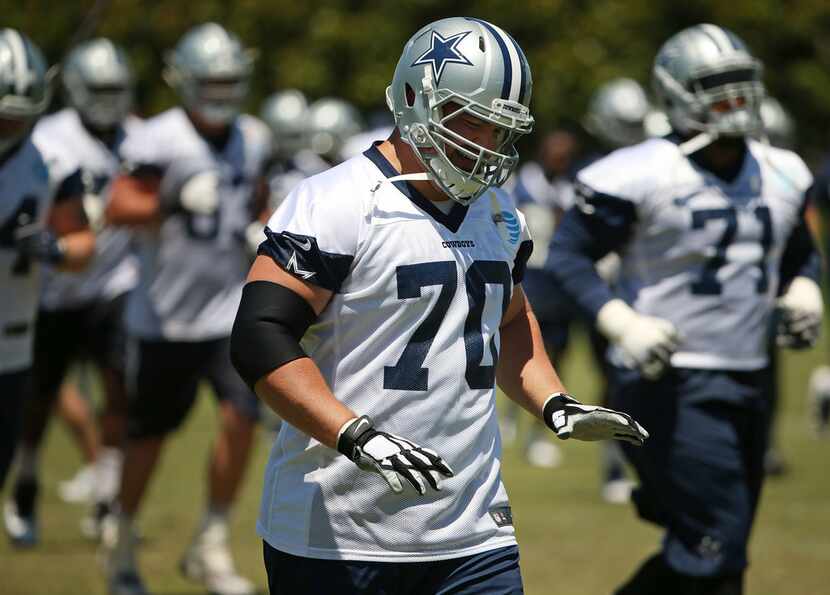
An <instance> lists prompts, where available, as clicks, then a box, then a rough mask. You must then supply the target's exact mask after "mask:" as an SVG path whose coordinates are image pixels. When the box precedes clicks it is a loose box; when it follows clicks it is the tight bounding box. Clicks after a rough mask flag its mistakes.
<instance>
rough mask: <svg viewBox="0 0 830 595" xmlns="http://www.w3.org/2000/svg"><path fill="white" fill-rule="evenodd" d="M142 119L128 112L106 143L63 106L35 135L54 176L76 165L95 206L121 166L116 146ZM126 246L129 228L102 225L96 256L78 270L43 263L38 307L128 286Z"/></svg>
mask: <svg viewBox="0 0 830 595" xmlns="http://www.w3.org/2000/svg"><path fill="white" fill-rule="evenodd" d="M140 124H141V122H140V120H138V118H135V117H132V116H131V117H128V118H127V119H126V120H125V122H124V125H123V127H122V128H121V129H120V130H119V132H118V133H117V137H116V139H115V142H114V145H113V146H112V147H109V146H107V145H106V144H104V142H103V141H101V140H100V139H98V138H96V137H95V136H93V135H92V134H90V132H89V131H88V130H87V129H86V127H84V125H83V124H82V123H81V119H80V118H79V117H78V113H77V112H76V111H75V110H73V109H69V108H67V109H64V110H61V111H59V112H57V113H55V114H53V115H51V116H48V117H46V118H43V119H42V120H40V121H39V122H38V124H37V126H36V127H35V130H34V134H33V139H34V142H35V144H37V146H38V148H39V149H40V150H41V152H42V153H43V155H44V157H45V158H46V162H47V165H48V166H49V169H50V172H51V175H52V176H53V177H55V178H57V179H63V178H64V177H66V176H68V175H70V174H71V173H72V172H74V171H76V170H78V169H80V170H81V179H82V182H83V186H84V193H85V196H84V201H85V202H87V201H96V202H98V203H99V204H98V205H97V208H104V205H105V204H106V202H107V200H108V194H109V187H110V183H111V182H112V180H113V178H114V177H115V175H116V174H117V173H118V172H119V170H120V167H121V160H120V156H119V148H120V146H121V144H122V143H123V142H124V139H125V138H126V136H127V135H130V134H134V133H135V131H136V129H137V127H138V126H140ZM130 250H131V248H130V230H129V228H127V227H105V228H104V229H102V230H101V231H100V232H99V233H98V234H97V236H96V239H95V257H94V259H93V260H92V262H91V263H90V264H89V265H88V267H87V268H86V269H84V270H83V271H82V272H79V273H76V272H72V273H61V272H57V271H54V270H52V269H50V268H48V267H44V273H45V276H44V280H43V286H42V288H41V303H40V307H41V308H43V309H45V310H60V309H64V308H75V307H79V306H84V305H86V304H89V303H91V302H93V301H97V300H103V301H107V300H111V299H113V298H115V297H117V296H119V295H121V294H122V293H124V292H125V291H129V290H130V289H132V288H133V287H134V286H135V284H136V281H137V280H138V267H137V264H136V262H135V258H134V257H133V256H132V254H131V251H130Z"/></svg>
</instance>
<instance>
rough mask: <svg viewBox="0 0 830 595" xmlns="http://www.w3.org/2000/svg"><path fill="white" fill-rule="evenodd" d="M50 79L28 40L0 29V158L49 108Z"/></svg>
mask: <svg viewBox="0 0 830 595" xmlns="http://www.w3.org/2000/svg"><path fill="white" fill-rule="evenodd" d="M53 75H54V70H51V69H50V70H47V68H46V60H44V58H43V54H42V53H41V52H40V49H38V47H37V46H36V45H35V44H34V43H32V41H31V40H30V39H29V38H28V37H26V36H25V35H24V34H23V33H20V32H19V31H16V30H15V29H0V156H1V155H4V154H5V153H6V152H8V151H9V149H11V148H12V147H14V146H16V145H17V144H18V143H19V142H20V141H21V140H22V139H23V138H25V137H26V135H27V134H29V131H30V130H31V129H32V126H34V123H35V122H36V121H37V119H38V118H39V117H40V115H41V114H42V113H43V112H44V111H46V108H47V107H49V101H50V99H51V98H52V87H51V82H52V78H53Z"/></svg>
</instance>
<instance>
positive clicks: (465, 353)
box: [231, 18, 647, 595]
mask: <svg viewBox="0 0 830 595" xmlns="http://www.w3.org/2000/svg"><path fill="white" fill-rule="evenodd" d="M530 91H531V78H530V70H529V67H528V65H527V61H526V59H525V57H524V54H523V53H522V51H521V50H520V48H519V46H518V45H517V44H516V42H515V41H513V40H512V38H511V37H510V36H509V35H507V34H506V33H505V32H504V31H502V30H501V29H499V28H497V27H495V26H494V25H491V24H490V23H487V22H484V21H480V20H478V19H471V18H449V19H443V20H441V21H437V22H435V23H432V24H430V25H427V26H426V27H424V28H423V29H421V30H420V31H418V32H417V33H416V34H415V35H414V36H413V37H412V39H411V40H410V41H409V42H408V43H407V44H406V46H405V47H404V51H403V53H402V55H401V58H400V61H399V62H398V66H397V68H396V70H395V75H394V78H393V81H392V84H391V86H390V87H389V88H388V90H387V100H388V104H389V107H390V109H391V110H392V111H393V113H394V115H395V120H396V124H397V130H396V131H395V132H394V133H393V134H392V136H391V137H390V139H388V140H387V141H383V142H380V143H378V144H375V145H373V146H372V147H371V148H370V149H368V150H367V151H366V152H365V153H364V154H363V155H362V156H360V157H356V158H354V159H351V160H349V161H346V162H345V163H343V164H341V165H340V166H338V167H335V168H332V169H331V170H328V171H327V172H324V173H322V174H320V175H317V176H314V177H312V178H310V179H308V180H306V181H304V182H302V183H301V184H300V185H299V186H298V187H297V188H296V189H295V190H294V192H292V194H291V195H290V196H289V198H288V199H287V200H286V202H285V203H283V205H282V206H281V207H280V209H279V210H278V211H277V212H276V213H275V214H274V216H273V217H272V218H271V220H270V221H269V227H268V229H266V235H267V237H268V239H267V241H266V242H264V243H263V244H262V246H261V248H260V255H259V256H258V257H257V260H256V261H255V263H254V266H253V267H252V269H251V272H250V274H249V277H248V279H249V283H248V284H247V285H246V287H245V290H244V292H243V297H242V303H241V305H240V309H239V314H238V315H237V319H236V323H235V325H234V333H233V339H232V348H231V351H232V357H233V358H234V364H235V365H236V366H237V369H238V370H240V373H241V374H242V376H243V377H245V378H246V380H248V382H249V383H250V384H251V385H252V386H253V385H255V386H256V390H257V393H258V394H259V396H260V397H261V398H262V399H263V400H264V401H266V403H268V404H269V406H271V407H272V408H274V409H275V410H276V411H277V413H279V414H280V416H281V417H282V418H283V419H284V420H285V421H286V423H285V424H284V425H283V429H282V430H281V431H280V434H279V436H278V438H277V443H276V445H275V446H274V448H273V449H272V451H271V453H272V455H271V458H270V461H269V465H268V469H267V471H266V476H265V482H264V491H263V504H262V509H261V515H260V519H259V523H258V530H259V532H260V534H261V535H262V537H263V539H264V540H265V543H264V549H265V564H266V569H267V571H268V579H269V585H270V589H271V593H272V594H273V595H276V594H278V593H291V594H292V595H294V594H299V593H323V592H338V593H423V594H426V593H438V592H449V591H460V590H462V589H463V590H465V591H468V592H471V591H473V590H476V591H477V592H487V593H508V592H510V593H517V592H521V576H520V573H519V567H518V551H517V548H516V545H515V538H514V535H513V527H512V515H511V513H510V508H509V505H508V501H507V495H506V492H505V490H504V487H503V485H502V482H501V479H500V462H499V458H500V439H499V432H498V423H497V416H496V411H495V383H496V380H497V378H498V382H499V385H500V386H501V387H502V388H503V389H504V390H505V391H506V392H507V393H508V394H509V395H511V396H512V397H513V398H514V399H516V400H517V401H519V402H520V403H522V404H523V405H524V406H525V407H526V408H527V409H528V410H529V411H531V412H532V413H534V414H535V415H536V416H538V417H540V418H544V419H545V421H546V422H547V423H548V425H549V426H550V427H551V428H552V429H554V430H555V431H557V433H558V435H559V436H560V437H562V438H566V437H568V436H571V435H573V436H574V437H575V438H583V439H600V438H610V437H619V438H621V439H627V440H631V441H632V442H635V443H641V442H642V440H643V439H644V438H645V437H646V436H647V435H646V434H645V432H644V431H643V430H642V428H640V427H639V426H638V425H637V424H636V423H635V422H634V421H633V420H631V419H630V418H627V417H622V416H621V415H620V414H618V413H616V412H613V411H609V410H603V409H599V408H596V407H587V406H583V405H580V404H578V403H577V401H575V400H574V399H572V398H571V397H570V396H568V395H566V394H565V393H563V392H562V390H563V387H562V384H561V383H560V382H559V379H558V377H557V376H556V372H555V371H554V370H553V367H552V366H551V364H550V361H549V359H548V357H547V355H546V353H545V349H544V345H543V343H542V339H541V336H540V333H539V329H538V324H537V323H536V320H535V317H534V316H533V313H532V311H531V310H530V307H529V306H528V304H527V300H526V299H525V297H524V293H523V291H522V289H521V281H522V276H523V272H524V266H525V262H526V260H527V257H528V256H529V255H530V252H531V250H532V244H531V242H530V239H529V237H528V235H527V230H526V227H525V225H524V223H523V217H522V215H521V214H520V213H519V212H518V211H516V209H515V206H514V205H513V203H512V200H511V199H510V197H509V196H508V195H507V194H506V193H504V192H503V191H501V190H499V189H498V188H497V186H500V185H501V184H502V183H503V182H504V181H505V180H506V178H507V176H508V175H509V173H510V170H511V169H512V167H513V166H514V165H515V163H516V159H517V157H518V155H517V153H516V150H515V148H514V142H515V141H516V140H517V139H518V138H519V137H520V136H522V135H524V134H527V133H528V132H530V130H531V127H532V124H533V118H532V117H531V115H530V111H529V107H528V104H529V102H530ZM300 339H302V340H303V344H304V347H305V349H307V350H308V351H309V352H310V353H311V355H312V358H309V357H306V354H305V351H304V350H303V348H302V347H301V346H300V344H299V340H300ZM369 415H371V416H372V417H371V418H370V417H369ZM373 420H374V421H373ZM375 423H376V424H377V427H375ZM589 428H590V429H589ZM401 436H403V437H401ZM419 444H420V445H425V446H434V447H435V448H436V449H437V450H438V451H440V454H439V453H436V452H435V451H432V450H429V449H428V448H426V447H421V446H419ZM338 451H339V452H338ZM341 454H342V455H344V456H340V455H341ZM442 456H443V458H442ZM353 463H356V464H357V467H356V466H355V465H354V464H353ZM364 471H370V472H375V473H378V474H380V475H381V476H382V477H383V479H385V480H386V482H384V481H383V480H382V479H381V477H377V476H373V475H372V474H370V473H364ZM387 483H388V485H387ZM484 568H486V569H487V570H486V571H484V572H482V571H481V569H484Z"/></svg>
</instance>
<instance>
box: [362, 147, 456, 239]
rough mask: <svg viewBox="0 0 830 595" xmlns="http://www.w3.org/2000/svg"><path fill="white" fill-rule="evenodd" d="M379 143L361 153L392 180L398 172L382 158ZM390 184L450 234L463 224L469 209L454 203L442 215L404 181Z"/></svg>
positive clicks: (413, 187)
mask: <svg viewBox="0 0 830 595" xmlns="http://www.w3.org/2000/svg"><path fill="white" fill-rule="evenodd" d="M380 142H382V141H378V142H376V143H374V144H372V146H371V147H369V148H368V149H367V150H366V151H364V152H363V155H364V156H365V157H366V158H367V159H368V160H369V161H371V162H372V163H374V164H375V166H377V168H378V169H379V170H380V171H381V173H382V174H383V175H384V176H386V177H387V178H394V177H395V176H398V175H400V172H398V171H396V170H395V168H394V167H392V164H391V163H389V161H388V160H387V159H386V157H384V156H383V153H381V152H380V150H379V149H378V147H377V146H378V145H379V144H380ZM392 184H394V185H395V188H397V189H398V190H399V191H400V192H401V193H402V194H403V195H404V196H406V197H407V198H408V199H409V200H411V201H412V202H413V203H415V206H417V207H418V208H419V209H421V210H422V211H424V212H425V213H426V214H427V215H429V216H430V217H432V218H433V219H435V220H436V221H437V222H438V223H440V224H441V225H443V226H444V227H446V228H447V229H449V230H450V231H451V232H453V233H455V232H457V231H458V228H459V227H461V224H462V223H463V222H464V217H465V216H466V215H467V210H468V209H469V207H465V206H464V205H461V204H458V203H455V204H454V205H453V207H452V209H450V212H449V213H444V212H443V211H442V210H441V209H439V208H438V207H436V206H435V205H434V204H433V203H432V201H431V200H429V199H428V198H426V197H425V196H424V195H423V194H421V193H420V192H418V190H417V189H416V188H415V186H413V185H412V184H410V183H409V182H407V181H406V180H400V181H396V182H392Z"/></svg>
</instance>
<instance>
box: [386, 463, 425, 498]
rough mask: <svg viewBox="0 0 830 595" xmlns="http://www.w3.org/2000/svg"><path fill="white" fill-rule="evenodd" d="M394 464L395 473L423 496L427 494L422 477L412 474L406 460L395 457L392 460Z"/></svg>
mask: <svg viewBox="0 0 830 595" xmlns="http://www.w3.org/2000/svg"><path fill="white" fill-rule="evenodd" d="M390 462H391V464H392V468H393V469H394V470H395V472H396V473H397V474H398V475H400V476H401V477H403V478H404V479H405V480H407V481H408V482H409V483H411V484H412V485H413V487H414V488H415V489H416V490H418V493H419V494H421V495H422V496H423V495H424V494H426V491H427V488H426V486H425V485H424V482H423V480H421V478H420V477H418V476H417V475H415V474H414V473H412V471H411V470H410V469H409V467H408V465H407V464H406V460H405V459H404V458H403V457H402V456H401V455H395V456H394V457H392V458H391V459H390Z"/></svg>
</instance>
